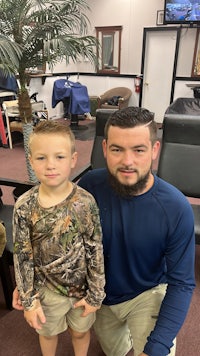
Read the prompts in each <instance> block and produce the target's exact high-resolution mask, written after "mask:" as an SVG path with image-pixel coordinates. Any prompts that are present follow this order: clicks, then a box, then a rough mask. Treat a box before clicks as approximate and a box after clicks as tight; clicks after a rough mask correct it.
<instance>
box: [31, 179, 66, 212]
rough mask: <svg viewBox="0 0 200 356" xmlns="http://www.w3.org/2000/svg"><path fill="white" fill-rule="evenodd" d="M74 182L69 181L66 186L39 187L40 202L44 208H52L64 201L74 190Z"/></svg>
mask: <svg viewBox="0 0 200 356" xmlns="http://www.w3.org/2000/svg"><path fill="white" fill-rule="evenodd" d="M72 190H73V184H72V183H71V182H70V181H68V182H67V184H66V186H65V187H59V188H58V187H55V188H54V187H46V186H43V185H42V184H41V185H40V187H39V192H38V202H39V204H40V205H41V206H42V207H43V208H51V207H53V206H55V205H57V204H59V203H61V202H62V201H64V200H65V199H66V198H67V197H68V196H69V195H70V194H71V192H72Z"/></svg>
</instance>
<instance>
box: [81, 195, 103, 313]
mask: <svg viewBox="0 0 200 356" xmlns="http://www.w3.org/2000/svg"><path fill="white" fill-rule="evenodd" d="M84 246H85V252H86V263H87V283H88V292H87V295H86V297H85V298H84V300H85V301H86V303H87V304H89V305H90V306H93V307H99V306H100V305H101V303H102V301H103V299H104V298H105V292H104V286H105V275H104V257H103V245H102V230H101V225H100V218H99V210H98V207H97V205H96V202H95V200H94V198H93V199H92V203H91V204H90V212H89V215H88V219H87V231H86V234H85V235H84Z"/></svg>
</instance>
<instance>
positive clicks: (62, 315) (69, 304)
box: [36, 288, 96, 336]
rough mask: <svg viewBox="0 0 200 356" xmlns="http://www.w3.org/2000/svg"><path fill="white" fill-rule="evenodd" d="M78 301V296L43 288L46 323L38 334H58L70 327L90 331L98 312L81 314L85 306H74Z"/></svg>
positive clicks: (41, 297)
mask: <svg viewBox="0 0 200 356" xmlns="http://www.w3.org/2000/svg"><path fill="white" fill-rule="evenodd" d="M77 301H78V299H77V298H68V297H66V296H62V295H60V294H57V293H55V292H53V291H51V290H49V289H47V288H42V289H41V291H40V302H41V305H42V308H43V312H44V314H45V317H46V323H45V324H43V325H42V329H41V330H36V331H37V332H38V334H40V335H43V336H53V335H58V334H60V333H62V332H63V331H65V330H66V329H67V328H68V327H70V328H71V329H72V330H74V331H77V332H80V333H82V332H83V333H84V332H86V331H88V330H89V329H90V328H91V326H92V325H93V323H94V321H95V318H96V313H90V314H89V315H88V316H84V317H83V316H81V315H82V313H83V308H77V309H74V308H73V305H74V303H75V302H77Z"/></svg>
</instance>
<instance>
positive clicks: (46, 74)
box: [27, 73, 52, 86]
mask: <svg viewBox="0 0 200 356" xmlns="http://www.w3.org/2000/svg"><path fill="white" fill-rule="evenodd" d="M28 76H29V78H28V80H27V85H28V86H29V84H30V80H31V79H32V78H41V79H42V85H44V83H45V81H46V78H47V77H52V74H51V73H39V74H29V75H28Z"/></svg>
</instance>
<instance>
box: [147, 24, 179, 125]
mask: <svg viewBox="0 0 200 356" xmlns="http://www.w3.org/2000/svg"><path fill="white" fill-rule="evenodd" d="M144 36H146V38H145V41H144V46H143V58H144V61H143V68H142V73H143V88H142V99H141V106H142V107H144V108H146V109H148V110H150V111H152V112H154V113H155V121H156V122H158V123H162V122H163V118H164V113H165V111H166V109H167V107H168V106H169V104H170V99H171V91H172V86H173V80H174V77H173V73H174V66H175V60H176V51H177V49H176V47H177V29H172V30H169V29H167V31H165V30H159V29H158V28H156V30H154V31H153V29H150V30H149V31H146V33H144Z"/></svg>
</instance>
